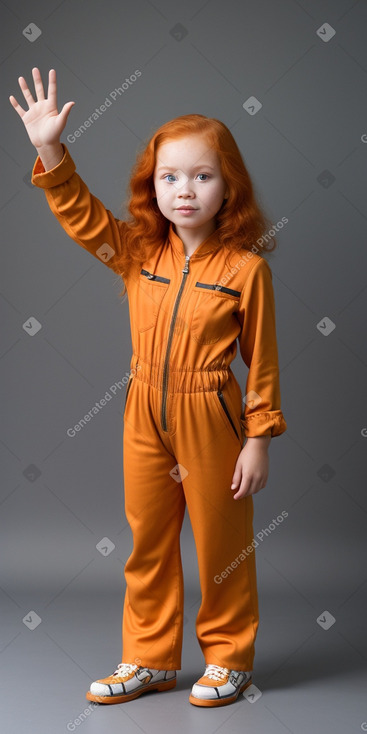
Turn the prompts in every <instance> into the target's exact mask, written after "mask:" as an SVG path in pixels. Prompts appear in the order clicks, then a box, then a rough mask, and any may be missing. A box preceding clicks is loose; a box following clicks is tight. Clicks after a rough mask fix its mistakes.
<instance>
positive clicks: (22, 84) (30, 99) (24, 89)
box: [18, 76, 35, 107]
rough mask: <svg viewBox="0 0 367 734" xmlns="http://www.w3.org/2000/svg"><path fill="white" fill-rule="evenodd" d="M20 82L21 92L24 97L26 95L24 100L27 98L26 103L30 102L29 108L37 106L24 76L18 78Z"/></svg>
mask: <svg viewBox="0 0 367 734" xmlns="http://www.w3.org/2000/svg"><path fill="white" fill-rule="evenodd" d="M18 82H19V86H20V88H21V90H22V92H23V95H24V98H25V100H26V102H28V104H29V106H30V107H31V106H32V105H34V104H35V101H34V99H33V97H32V94H31V92H30V91H29V89H28V86H27V82H26V80H25V79H24V76H20V77H19V78H18Z"/></svg>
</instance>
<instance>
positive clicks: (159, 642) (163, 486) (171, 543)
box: [122, 380, 185, 670]
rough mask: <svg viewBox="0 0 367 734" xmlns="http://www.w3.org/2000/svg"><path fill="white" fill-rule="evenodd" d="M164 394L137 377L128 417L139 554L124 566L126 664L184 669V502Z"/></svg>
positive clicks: (129, 495) (128, 484) (131, 513)
mask: <svg viewBox="0 0 367 734" xmlns="http://www.w3.org/2000/svg"><path fill="white" fill-rule="evenodd" d="M160 395H161V393H160V392H159V391H158V390H155V389H153V388H151V387H150V386H149V385H147V384H146V383H144V382H141V381H139V380H133V383H132V385H131V388H130V391H129V395H128V398H127V403H126V408H125V413H124V446H123V448H124V459H123V464H124V482H125V513H126V518H127V520H128V523H129V525H130V528H131V532H132V536H133V550H132V552H131V554H130V556H129V558H128V559H127V561H126V564H125V579H126V591H125V599H124V608H123V620H122V641H123V647H122V662H138V663H139V664H142V665H146V666H149V667H152V668H158V669H163V670H170V669H171V670H179V669H180V668H181V648H182V638H183V601H184V591H183V573H182V562H181V552H180V532H181V527H182V522H183V518H184V513H185V497H184V494H183V491H182V484H181V482H179V483H178V482H177V481H176V480H175V479H174V476H171V475H170V471H172V470H173V469H174V467H175V465H176V463H177V462H176V459H175V457H174V456H173V454H172V452H171V451H170V447H169V443H168V442H165V441H164V440H163V439H162V436H161V435H160V433H159V432H158V431H157V428H156V423H155V419H154V416H157V415H158V416H159V408H160V402H159V397H160Z"/></svg>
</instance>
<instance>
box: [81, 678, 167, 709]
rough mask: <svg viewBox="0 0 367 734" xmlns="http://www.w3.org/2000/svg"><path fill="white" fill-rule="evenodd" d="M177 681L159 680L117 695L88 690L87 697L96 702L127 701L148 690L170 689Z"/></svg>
mask: <svg viewBox="0 0 367 734" xmlns="http://www.w3.org/2000/svg"><path fill="white" fill-rule="evenodd" d="M176 683H177V679H176V678H173V679H172V680H167V681H158V682H157V683H151V684H148V685H146V686H142V687H141V688H138V689H137V690H136V691H133V692H132V693H126V694H122V695H120V694H119V695H116V696H97V695H95V694H94V693H91V692H90V691H87V693H86V696H85V697H86V699H87V700H88V701H94V702H95V703H125V702H126V701H133V699H134V698H138V696H140V695H141V694H142V693H146V692H147V691H168V690H169V689H170V688H175V686H176Z"/></svg>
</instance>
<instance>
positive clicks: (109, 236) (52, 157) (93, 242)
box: [9, 67, 127, 275]
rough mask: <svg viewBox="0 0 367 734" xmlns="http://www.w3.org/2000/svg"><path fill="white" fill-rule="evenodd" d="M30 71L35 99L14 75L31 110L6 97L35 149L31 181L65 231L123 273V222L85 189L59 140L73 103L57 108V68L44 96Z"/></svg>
mask: <svg viewBox="0 0 367 734" xmlns="http://www.w3.org/2000/svg"><path fill="white" fill-rule="evenodd" d="M32 74H33V80H34V86H35V90H36V97H37V101H35V100H34V99H33V96H32V94H31V92H30V90H29V89H28V86H27V83H26V81H25V79H24V77H22V76H21V77H19V79H18V81H19V86H20V88H21V90H22V92H23V95H24V98H25V100H26V102H27V103H28V107H29V109H28V110H24V109H23V107H21V106H20V104H18V102H17V100H16V99H15V97H13V96H12V95H11V96H10V97H9V100H10V103H11V104H12V106H13V107H14V109H15V111H16V112H17V113H18V115H19V117H20V118H21V119H22V121H23V123H24V126H25V128H26V130H27V133H28V135H29V139H30V141H31V143H32V144H33V145H34V146H35V148H36V150H37V153H38V155H37V159H36V162H35V164H34V167H33V171H32V183H33V184H34V185H35V186H39V187H40V188H43V189H44V190H45V194H46V198H47V201H48V204H49V206H50V208H51V211H52V212H53V213H54V214H55V216H56V217H57V219H58V220H59V222H60V224H61V226H62V227H63V228H64V229H65V231H66V233H67V234H68V235H69V236H70V237H71V238H72V239H74V240H75V242H77V243H78V244H79V245H81V246H82V247H84V248H85V249H86V250H88V252H90V253H91V254H92V255H94V256H95V257H97V258H98V259H99V260H100V261H101V262H103V263H104V264H105V265H107V266H108V267H110V268H112V269H113V270H115V271H116V272H117V273H119V274H120V275H122V270H121V266H119V264H118V260H119V258H120V256H121V252H122V246H123V245H122V243H123V241H124V233H125V232H126V228H127V224H126V223H125V222H121V221H120V220H118V219H116V218H115V217H114V216H113V215H112V214H111V212H110V211H108V210H107V209H106V208H105V207H104V205H103V204H102V202H101V201H99V199H97V198H96V197H95V196H93V195H92V194H91V193H90V192H89V190H88V187H87V186H86V184H85V183H84V181H83V180H82V179H81V178H80V176H79V175H78V174H77V173H76V171H75V163H74V161H73V160H72V158H71V156H70V154H69V151H68V150H67V148H66V146H65V145H64V144H63V143H61V142H60V135H61V132H62V131H63V129H64V127H65V125H66V121H67V117H68V115H69V112H70V110H71V107H72V106H73V104H74V102H67V103H66V104H65V105H64V107H63V108H62V110H61V112H60V113H59V112H58V110H57V85H56V72H55V70H54V69H50V71H49V86H48V97H45V93H44V89H43V84H42V79H41V74H40V72H39V69H38V68H37V67H34V68H33V69H32Z"/></svg>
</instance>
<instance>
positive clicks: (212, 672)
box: [204, 663, 229, 680]
mask: <svg viewBox="0 0 367 734" xmlns="http://www.w3.org/2000/svg"><path fill="white" fill-rule="evenodd" d="M228 673H229V669H228V668H221V667H220V665H213V664H212V663H210V664H209V665H207V666H206V668H205V673H204V675H205V676H206V677H207V678H212V679H213V680H223V678H225V677H226V675H228Z"/></svg>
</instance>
